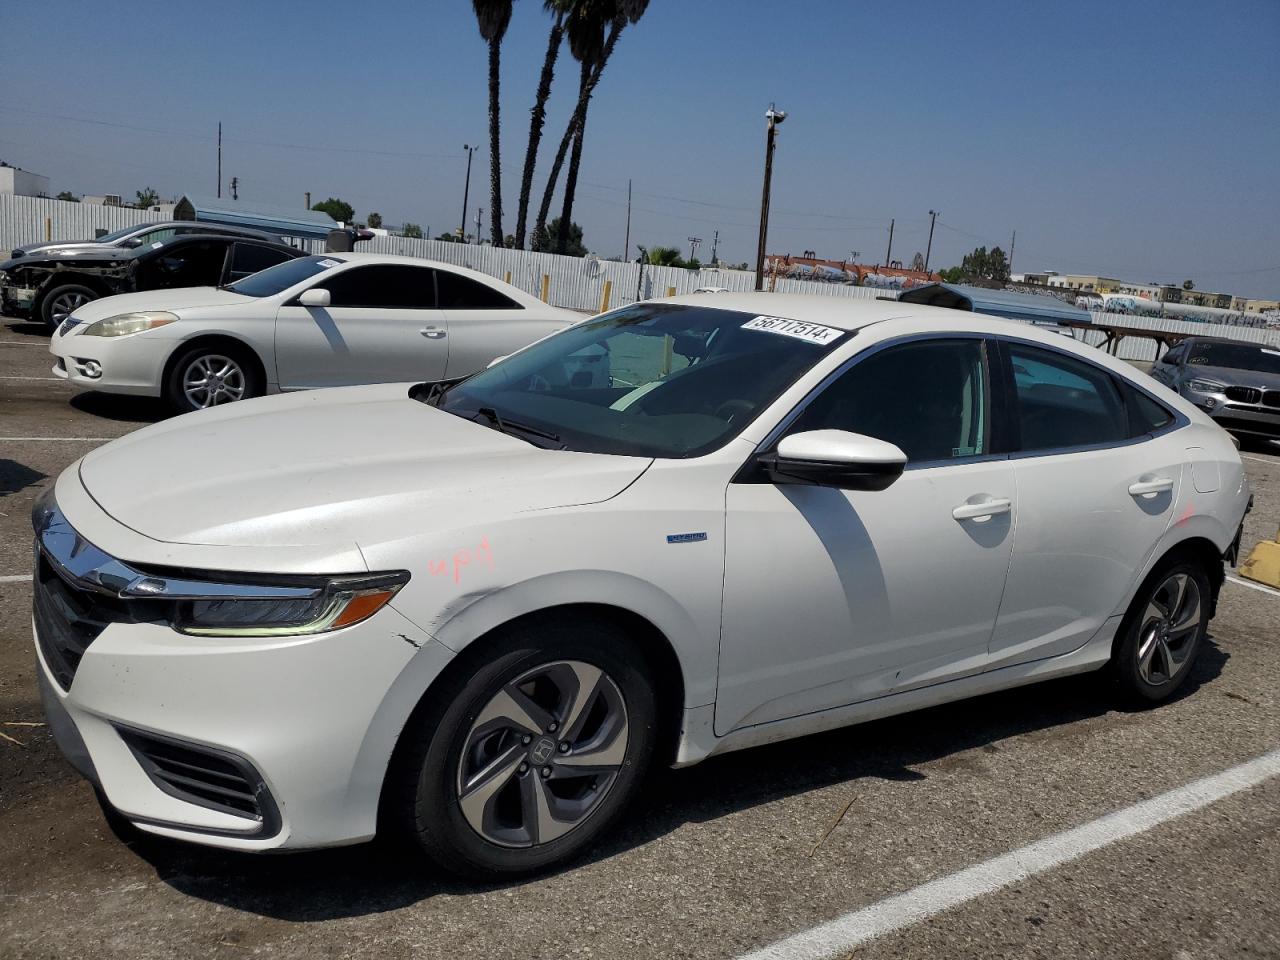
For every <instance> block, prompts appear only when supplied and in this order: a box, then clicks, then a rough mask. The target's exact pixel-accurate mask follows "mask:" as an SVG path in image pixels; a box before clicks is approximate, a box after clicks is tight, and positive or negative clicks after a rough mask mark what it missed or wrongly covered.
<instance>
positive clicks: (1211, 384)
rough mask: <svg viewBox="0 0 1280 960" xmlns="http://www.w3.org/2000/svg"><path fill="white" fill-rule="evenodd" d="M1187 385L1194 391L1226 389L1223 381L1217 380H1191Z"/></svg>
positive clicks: (1220, 390) (1210, 391)
mask: <svg viewBox="0 0 1280 960" xmlns="http://www.w3.org/2000/svg"><path fill="white" fill-rule="evenodd" d="M1187 386H1189V387H1190V388H1191V389H1192V390H1194V391H1195V392H1196V393H1221V392H1222V391H1223V390H1225V389H1227V385H1226V384H1225V383H1219V382H1218V381H1217V380H1192V381H1190V382H1189V383H1188V384H1187Z"/></svg>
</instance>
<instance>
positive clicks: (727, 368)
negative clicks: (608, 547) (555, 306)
mask: <svg viewBox="0 0 1280 960" xmlns="http://www.w3.org/2000/svg"><path fill="white" fill-rule="evenodd" d="M846 336H847V334H846V332H845V331H843V330H837V329H835V328H832V327H825V326H821V325H819V324H813V323H803V322H800V321H796V320H787V319H781V318H777V317H757V316H755V315H753V314H750V313H741V312H738V311H733V310H718V309H713V308H710V307H701V306H699V307H694V306H683V305H678V304H656V303H642V304H636V305H635V306H631V307H626V308H623V309H621V310H615V311H614V312H613V313H607V314H604V315H603V316H599V317H595V318H594V319H592V320H588V321H585V322H583V323H579V324H577V325H575V326H573V327H570V328H569V329H567V330H565V331H563V332H561V333H557V334H555V335H554V336H552V337H549V338H547V339H546V340H542V341H540V342H539V343H536V344H534V345H533V346H531V347H529V348H528V349H526V350H522V351H521V352H520V353H517V354H516V355H514V356H512V357H511V358H509V359H507V360H504V361H502V362H501V363H498V364H496V365H495V366H492V367H490V368H489V369H487V370H484V371H482V372H480V373H478V374H476V375H475V376H473V377H471V378H469V379H467V380H465V381H463V382H462V383H460V384H458V385H457V386H455V387H453V388H451V389H449V390H448V391H447V392H446V393H445V394H444V395H443V397H439V395H438V394H436V395H435V396H436V398H437V399H438V400H439V406H440V407H441V409H444V410H447V411H449V412H450V413H453V414H456V415H457V416H460V417H465V418H467V419H475V420H477V421H478V422H482V423H488V424H493V425H495V426H498V427H499V428H502V426H503V425H509V426H510V427H511V428H512V432H515V431H518V430H524V432H525V433H526V434H529V433H531V429H530V428H532V430H537V431H540V433H541V434H542V436H544V437H546V438H549V439H551V440H553V441H554V443H552V444H548V445H554V446H563V447H565V448H567V449H571V450H579V451H583V452H587V453H614V454H623V455H630V456H643V457H676V458H681V457H696V456H701V455H702V454H704V453H709V452H710V451H712V450H714V449H716V448H717V447H720V446H722V445H723V444H725V443H727V442H728V441H729V440H730V439H731V438H733V437H735V436H737V435H738V434H739V433H740V432H741V431H742V429H743V428H744V427H745V426H746V425H747V424H748V423H750V422H751V421H752V420H753V419H755V417H756V415H757V414H759V413H760V411H762V410H763V409H764V408H765V407H766V406H768V405H769V404H770V403H772V402H773V401H774V400H775V399H776V398H777V397H778V395H779V394H781V393H782V391H783V390H785V389H786V388H787V387H789V386H790V385H791V384H792V383H794V382H795V380H796V379H797V378H798V377H799V376H800V375H801V374H802V373H804V372H805V371H806V370H808V369H809V368H810V367H812V366H813V365H814V364H815V363H816V362H817V361H818V360H819V359H821V358H822V357H823V356H825V355H826V354H827V353H829V352H830V351H831V350H832V349H834V347H835V345H836V344H837V343H839V342H840V341H841V340H842V339H843V338H844V337H846ZM495 414H496V418H495ZM535 436H536V435H535ZM531 442H532V441H531Z"/></svg>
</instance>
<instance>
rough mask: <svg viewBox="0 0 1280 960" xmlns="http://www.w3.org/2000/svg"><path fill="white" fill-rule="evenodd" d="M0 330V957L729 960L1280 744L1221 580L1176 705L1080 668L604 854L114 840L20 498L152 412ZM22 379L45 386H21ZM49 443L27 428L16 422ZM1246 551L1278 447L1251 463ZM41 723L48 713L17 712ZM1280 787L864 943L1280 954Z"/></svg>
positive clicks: (702, 794)
mask: <svg viewBox="0 0 1280 960" xmlns="http://www.w3.org/2000/svg"><path fill="white" fill-rule="evenodd" d="M44 346H45V338H44V337H43V336H42V335H41V334H40V333H39V331H38V330H36V328H34V327H33V326H31V325H26V324H21V323H17V322H14V321H0V378H2V379H0V438H3V439H0V734H3V736H0V957H5V958H10V957H42V958H44V957H82V956H94V957H121V958H126V957H127V958H150V957H173V956H184V957H185V956H197V957H227V958H233V957H235V958H239V957H246V956H273V957H277V956H278V957H294V956H298V957H307V958H323V957H370V958H375V957H376V958H402V957H436V956H442V957H443V956H448V957H486V958H488V957H557V958H560V957H711V958H720V957H726V958H727V957H735V956H739V955H741V954H743V953H746V952H749V951H751V950H754V949H757V948H760V947H763V946H766V945H768V944H771V943H773V942H775V941H777V940H780V939H782V938H785V937H787V936H790V935H792V934H795V933H797V932H799V931H803V930H805V929H807V928H809V927H812V926H814V925H815V924H820V923H824V922H826V921H829V920H832V919H833V918H836V917H838V916H840V915H841V914H844V913H846V912H848V911H853V910H859V909H861V908H864V907H867V906H869V905H872V904H877V903H879V902H881V901H883V900H885V898H888V897H892V896H894V895H896V894H899V893H902V892H904V891H909V890H912V889H914V888H917V887H918V886H920V885H921V884H924V883H927V882H929V881H932V880H936V879H938V878H942V877H946V876H947V875H949V874H952V873H954V872H956V871H959V870H962V869H964V868H966V867H970V866H972V865H974V864H977V863H980V862H982V861H984V860H987V859H989V858H992V857H996V856H999V855H1001V854H1005V853H1007V852H1009V851H1012V850H1016V849H1018V848H1020V847H1023V846H1024V845H1027V844H1030V843H1033V842H1035V841H1038V840H1041V839H1043V838H1045V837H1048V836H1051V835H1053V834H1056V833H1058V832H1059V831H1063V830H1066V829H1069V828H1073V827H1076V826H1078V825H1081V824H1085V823H1088V822H1090V821H1093V820H1094V819H1096V818H1098V817H1100V816H1102V815H1104V814H1109V813H1111V812H1113V811H1117V810H1121V809H1123V808H1126V807H1128V806H1129V805H1131V804H1134V803H1137V802H1139V801H1142V800H1145V799H1147V798H1150V797H1153V796H1156V795H1158V794H1161V793H1163V792H1164V791H1167V790H1170V789H1173V788H1177V787H1180V786H1181V785H1183V784H1186V783H1187V782H1189V781H1192V780H1195V779H1196V778H1199V777H1203V776H1206V775H1210V774H1215V773H1217V772H1219V771H1222V770H1224V769H1225V768H1228V767H1231V766H1233V765H1235V764H1238V763H1241V762H1244V761H1248V760H1251V759H1253V758H1255V757H1258V756H1260V755H1263V754H1266V753H1268V752H1269V751H1273V750H1275V749H1276V748H1277V747H1280V694H1278V692H1277V691H1280V650H1278V649H1277V644H1276V640H1277V633H1278V632H1280V631H1277V624H1280V597H1276V596H1272V595H1269V594H1267V593H1264V592H1262V591H1258V590H1253V589H1249V588H1246V587H1243V586H1239V585H1236V584H1233V583H1228V584H1227V585H1226V586H1225V588H1224V591H1223V594H1222V600H1221V604H1220V607H1219V611H1218V616H1217V618H1216V619H1215V620H1214V621H1213V623H1212V626H1211V633H1212V641H1211V643H1209V644H1208V645H1207V646H1206V648H1205V649H1204V651H1203V653H1202V655H1201V657H1200V660H1199V662H1198V664H1197V667H1196V671H1195V674H1194V676H1193V677H1192V678H1191V682H1190V683H1189V684H1188V685H1187V686H1186V687H1185V688H1184V692H1183V693H1182V694H1181V695H1180V696H1179V697H1178V698H1177V699H1176V700H1175V701H1174V702H1172V703H1170V704H1168V705H1166V706H1164V707H1161V708H1158V709H1155V710H1148V711H1137V712H1135V711H1129V710H1126V709H1121V708H1120V707H1118V706H1117V704H1116V701H1115V698H1114V696H1113V695H1112V692H1111V691H1110V689H1109V688H1108V687H1107V686H1106V685H1105V684H1104V683H1102V682H1101V681H1100V680H1099V679H1098V678H1096V677H1092V676H1086V677H1079V678H1072V679H1070V680H1065V681H1057V682H1052V683H1048V684H1042V685H1040V686H1036V687H1031V688H1026V689H1023V690H1018V691H1013V692H1008V693H1002V694H997V695H993V696H987V697H983V698H980V699H975V700H971V701H967V702H964V703H959V704H953V705H950V706H947V707H943V708H938V709H933V710H928V711H924V712H920V713H917V714H914V715H909V716H906V717H900V718H895V719H891V720H885V721H880V722H877V723H873V724H868V725H864V726H860V727H853V728H849V729H846V730H842V731H837V732H834V733H830V734H825V735H821V736H815V737H809V738H806V739H803V740H797V741H792V742H789V743H783V744H779V745H776V746H772V747H767V748H761V749H757V750H751V751H746V752H742V753H738V754H734V755H731V756H727V757H724V758H720V759H716V760H712V761H709V762H707V763H705V764H703V765H701V766H699V767H695V768H692V769H689V770H684V771H678V772H663V773H661V774H659V775H657V776H655V777H654V779H653V780H652V781H651V783H650V784H649V785H648V787H647V789H646V791H645V793H644V795H643V796H641V797H640V798H639V800H638V802H637V803H636V804H635V806H634V807H633V808H632V812H631V813H630V815H629V819H628V820H627V821H626V822H625V823H624V825H623V827H622V829H621V830H619V831H618V832H617V833H616V834H615V835H614V836H613V837H612V838H611V839H610V840H609V841H608V842H607V843H606V844H605V845H604V846H602V847H601V848H600V849H598V850H597V851H595V854H594V856H593V857H592V858H590V859H589V860H588V861H586V862H584V863H580V864H577V865H574V866H572V867H570V868H569V869H566V870H564V871H562V872H560V873H557V874H553V875H551V876H547V877H543V878H540V879H537V880H533V881H529V882H525V883H517V884H505V885H498V886H476V885H471V884H463V883H459V882H456V881H452V880H448V879H444V878H441V877H439V876H437V875H435V874H434V873H433V872H432V871H431V870H430V868H426V867H423V866H422V865H420V864H418V863H417V862H415V861H413V860H412V859H409V858H407V857H405V856H404V855H402V853H401V852H400V851H396V850H391V849H387V848H386V847H385V846H383V845H379V844H377V843H375V844H368V845H363V846H359V847H352V848H347V849H343V850H335V851H326V852H318V853H308V854H295V855H287V856H264V857H251V856H243V855H231V854H225V853H219V852H216V851H209V850H204V849H201V848H197V847H191V846H186V845H182V844H177V843H172V842H168V841H161V840H158V839H154V838H148V837H144V836H141V835H138V834H134V833H131V832H130V831H129V830H128V829H127V828H121V829H119V832H118V833H117V831H116V830H114V829H113V828H112V826H110V825H109V824H108V822H107V821H106V820H105V819H104V817H103V815H102V814H101V812H100V811H99V809H98V807H97V805H96V803H95V801H94V797H93V793H92V791H91V790H90V788H89V787H88V785H87V784H85V783H83V782H81V781H80V780H78V779H77V777H76V776H75V774H74V773H72V771H71V770H70V768H69V767H67V766H66V764H65V763H64V762H63V761H62V760H61V758H60V756H59V755H58V752H57V749H56V747H55V746H54V744H53V742H52V739H51V737H50V736H49V734H48V732H47V731H46V729H45V728H44V727H43V726H40V725H39V724H40V723H41V722H42V720H43V716H42V713H41V709H40V705H39V697H38V694H37V691H36V683H35V674H34V655H33V652H32V650H31V641H30V628H29V604H30V599H31V594H30V585H29V583H27V582H23V581H15V582H4V581H3V578H4V577H6V576H10V577H12V576H22V575H24V574H26V573H27V572H28V571H29V565H30V540H29V537H30V529H29V520H28V516H29V512H30V509H31V504H32V501H33V500H34V499H35V497H36V496H37V495H38V493H39V492H40V491H41V490H42V489H43V488H44V487H45V486H46V485H47V484H49V483H50V482H51V481H52V480H53V478H54V477H55V476H56V475H57V474H58V472H59V471H60V470H62V469H63V468H64V467H66V466H67V465H68V464H70V463H72V462H73V461H74V460H75V459H76V458H77V457H79V456H81V455H82V454H83V453H85V452H86V451H88V450H89V449H92V448H93V447H94V446H95V445H97V443H99V442H101V441H100V440H98V439H84V438H103V437H115V436H119V435H122V434H124V433H127V432H129V431H131V430H133V429H136V428H137V427H138V426H139V425H140V424H142V423H146V422H149V421H151V420H153V419H157V418H159V417H161V416H163V411H162V410H160V409H159V408H158V407H157V406H155V405H153V404H151V403H150V402H147V401H123V400H115V399H112V398H109V397H104V396H100V395H94V394H89V393H79V392H77V391H76V390H75V389H73V388H70V387H67V386H66V385H64V384H63V383H61V382H56V381H53V380H51V379H39V378H51V377H52V374H51V373H49V364H50V358H49V356H48V354H47V352H46V351H45V349H44ZM18 378H35V379H18ZM32 437H39V438H57V439H13V438H32ZM1244 452H1245V454H1246V455H1247V456H1248V457H1249V458H1250V459H1248V460H1246V461H1245V463H1246V467H1247V470H1248V473H1249V477H1250V480H1251V482H1252V484H1253V489H1254V491H1255V494H1256V498H1257V499H1256V506H1255V509H1254V512H1253V513H1252V514H1251V516H1250V518H1249V521H1248V524H1247V528H1246V535H1245V548H1246V550H1247V549H1248V548H1249V547H1251V546H1252V544H1253V543H1254V542H1256V541H1257V540H1258V539H1260V538H1264V537H1272V536H1274V535H1275V533H1276V530H1277V526H1280V456H1277V452H1280V451H1276V450H1274V449H1273V448H1253V449H1246V450H1245V451H1244ZM30 724H34V725H30ZM1277 891H1280V778H1277V779H1271V780H1267V781H1265V782H1263V783H1261V784H1259V785H1257V786H1255V787H1252V788H1250V789H1246V790H1242V791H1240V792H1238V793H1235V794H1233V795H1231V796H1229V797H1227V798H1226V799H1223V800H1221V801H1219V802H1216V803H1213V804H1211V805H1209V806H1207V807H1205V808H1204V809H1201V810H1198V811H1196V812H1193V813H1190V814H1187V815H1185V816H1181V817H1178V818H1176V819H1171V820H1168V821H1167V822H1163V823H1160V824H1158V825H1156V826H1155V827H1154V828H1153V829H1151V830H1149V831H1147V832H1144V833H1142V834H1140V835H1138V836H1134V837H1131V838H1129V839H1126V840H1122V841H1120V842H1118V843H1115V844H1112V845H1109V846H1107V847H1104V848H1102V849H1099V850H1096V851H1094V852H1092V853H1090V854H1088V855H1086V856H1084V857H1082V858H1080V859H1077V860H1073V861H1071V862H1069V863H1066V864H1063V865H1061V866H1058V867H1056V868H1054V869H1050V870H1047V871H1045V872H1041V873H1035V874H1034V875H1032V876H1030V877H1028V878H1026V879H1023V880H1021V881H1019V882H1014V883H1012V884H1011V885H1009V886H1006V887H1004V888H1003V889H1001V890H999V891H998V892H995V893H992V894H989V895H984V896H980V897H978V898H976V899H973V900H971V901H969V902H968V903H965V904H963V905H961V906H958V907H955V908H953V909H949V910H946V911H943V912H941V913H938V914H936V915H934V916H932V917H930V918H928V919H925V920H922V921H920V922H916V923H908V924H907V925H906V926H904V927H903V928H902V929H900V930H898V931H897V932H895V933H892V934H890V935H887V936H885V937H882V938H880V939H878V940H875V941H873V942H871V943H868V944H866V945H864V946H861V947H858V948H857V950H856V951H853V952H849V953H847V954H844V955H849V956H852V955H854V954H855V953H856V955H857V956H858V957H876V958H880V957H885V958H888V957H921V958H924V957H948V958H959V957H974V958H977V957H1054V958H1061V957H1102V956H1105V957H1112V958H1127V957H1133V958H1144V960H1146V958H1170V960H1200V958H1207V957H1280V898H1278V897H1277Z"/></svg>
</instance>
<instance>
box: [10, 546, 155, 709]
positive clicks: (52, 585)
mask: <svg viewBox="0 0 1280 960" xmlns="http://www.w3.org/2000/svg"><path fill="white" fill-rule="evenodd" d="M32 606H33V609H34V612H35V622H36V641H37V642H38V643H39V644H40V652H41V653H42V654H43V655H44V659H45V663H47V664H48V665H49V669H50V670H51V671H53V678H54V679H55V680H56V681H57V682H58V686H60V687H61V688H62V689H63V690H70V689H71V681H72V680H74V679H75V675H76V670H77V669H78V668H79V666H80V658H81V657H83V656H84V652H85V651H86V650H87V649H89V644H91V643H93V641H94V640H96V639H97V638H98V634H100V633H102V631H103V630H105V629H106V628H107V625H108V624H111V623H121V622H129V621H130V620H131V619H132V618H131V617H130V615H129V611H128V605H127V604H126V603H125V602H124V601H122V600H115V599H113V598H111V597H108V596H105V595H103V594H98V593H93V592H91V591H88V590H81V589H79V588H77V587H73V586H72V585H71V584H69V583H68V582H67V581H65V580H63V579H62V577H60V576H58V574H57V573H55V572H54V570H53V567H52V565H51V564H50V563H49V559H48V558H47V557H46V556H45V555H44V553H43V552H40V553H39V555H38V557H37V559H36V569H35V589H34V590H33V600H32Z"/></svg>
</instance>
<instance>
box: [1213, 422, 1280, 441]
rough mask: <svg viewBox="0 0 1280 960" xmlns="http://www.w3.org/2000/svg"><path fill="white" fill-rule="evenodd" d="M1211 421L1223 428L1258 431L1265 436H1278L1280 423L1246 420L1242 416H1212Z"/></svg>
mask: <svg viewBox="0 0 1280 960" xmlns="http://www.w3.org/2000/svg"><path fill="white" fill-rule="evenodd" d="M1213 422H1214V423H1216V424H1217V425H1218V426H1220V427H1222V429H1224V430H1239V431H1240V432H1241V433H1259V434H1262V435H1263V436H1267V437H1280V423H1268V422H1266V421H1265V420H1248V419H1246V418H1244V417H1214V418H1213Z"/></svg>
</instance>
